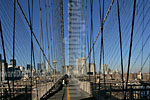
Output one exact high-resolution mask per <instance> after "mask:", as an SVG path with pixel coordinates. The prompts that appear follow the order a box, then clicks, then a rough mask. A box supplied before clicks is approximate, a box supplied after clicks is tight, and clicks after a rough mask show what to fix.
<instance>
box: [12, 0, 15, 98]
mask: <svg viewBox="0 0 150 100" xmlns="http://www.w3.org/2000/svg"><path fill="white" fill-rule="evenodd" d="M15 15H16V0H14V25H13V83H12V85H13V86H12V87H13V97H14V69H15V62H14V60H15V18H16V17H15Z"/></svg>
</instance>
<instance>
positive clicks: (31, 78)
mask: <svg viewBox="0 0 150 100" xmlns="http://www.w3.org/2000/svg"><path fill="white" fill-rule="evenodd" d="M32 3H33V1H32ZM32 6H33V4H32ZM28 12H29V22H30V31H31V82H30V89H31V90H30V91H31V94H32V53H33V39H32V21H31V12H30V1H29V0H28ZM32 13H33V12H32ZM31 98H32V95H31Z"/></svg>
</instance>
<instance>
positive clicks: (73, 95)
mask: <svg viewBox="0 0 150 100" xmlns="http://www.w3.org/2000/svg"><path fill="white" fill-rule="evenodd" d="M69 81H70V82H69V85H68V86H64V87H63V88H62V89H61V90H60V91H58V92H57V93H55V94H54V95H53V96H51V97H50V98H49V100H94V98H92V97H90V96H89V95H88V94H87V93H85V92H84V91H82V90H81V89H80V88H79V86H78V84H77V82H76V81H75V80H73V79H70V80H69Z"/></svg>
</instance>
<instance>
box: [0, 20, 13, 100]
mask: <svg viewBox="0 0 150 100" xmlns="http://www.w3.org/2000/svg"><path fill="white" fill-rule="evenodd" d="M0 33H1V40H2V47H3V55H4V65H5V68H6V73H7V74H6V77H7V84H8V89H9V94H10V99H11V89H10V84H9V77H8V67H7V62H6V53H5V46H4V38H3V33H2V26H1V20H0Z"/></svg>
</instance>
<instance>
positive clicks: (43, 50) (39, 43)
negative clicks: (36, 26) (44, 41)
mask: <svg viewBox="0 0 150 100" xmlns="http://www.w3.org/2000/svg"><path fill="white" fill-rule="evenodd" d="M16 1H17V4H18V6H19V8H20V10H21V13H22V15H23V17H24V19H25V21H26V23H27V25H28V26H29V28H30V30H31V27H30V24H29V22H28V20H27V18H26V16H25V13H24V11H23V10H22V8H21V6H20V3H19V2H18V0H16ZM32 34H33V37H34V38H35V41H36V42H37V44H38V46H39V48H40V50H41V51H42V53H43V56H44V57H45V59H46V60H47V61H48V59H47V57H46V55H45V53H44V50H43V49H42V47H41V45H40V43H39V41H38V39H37V38H36V36H35V33H34V32H33V31H32ZM49 64H50V63H49ZM51 68H52V67H51ZM52 69H53V68H52Z"/></svg>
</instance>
